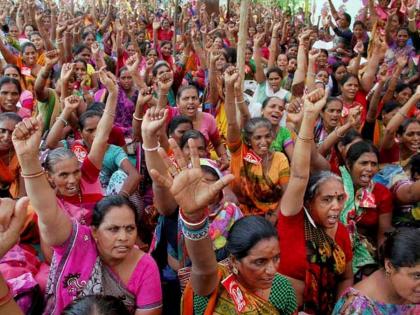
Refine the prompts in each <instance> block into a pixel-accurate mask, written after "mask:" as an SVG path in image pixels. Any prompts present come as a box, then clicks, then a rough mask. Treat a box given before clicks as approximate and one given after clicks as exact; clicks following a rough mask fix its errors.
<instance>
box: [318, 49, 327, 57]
mask: <svg viewBox="0 0 420 315" xmlns="http://www.w3.org/2000/svg"><path fill="white" fill-rule="evenodd" d="M319 51H320V52H323V53H324V54H326V55H327V57H328V56H329V54H328V50H326V49H324V48H321V49H320V50H319Z"/></svg>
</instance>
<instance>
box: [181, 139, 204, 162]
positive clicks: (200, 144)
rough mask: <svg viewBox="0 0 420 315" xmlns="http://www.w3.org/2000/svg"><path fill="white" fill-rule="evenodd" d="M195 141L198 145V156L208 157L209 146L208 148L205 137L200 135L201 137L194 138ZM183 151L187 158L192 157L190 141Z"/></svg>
mask: <svg viewBox="0 0 420 315" xmlns="http://www.w3.org/2000/svg"><path fill="white" fill-rule="evenodd" d="M193 141H194V144H195V145H196V147H197V151H198V156H199V157H200V158H203V159H205V158H207V157H208V154H207V148H206V143H205V141H204V139H202V138H201V137H200V138H197V139H193ZM182 153H184V155H185V158H186V159H187V160H189V159H190V157H191V155H190V146H189V144H188V142H187V143H186V144H185V146H184V147H183V148H182Z"/></svg>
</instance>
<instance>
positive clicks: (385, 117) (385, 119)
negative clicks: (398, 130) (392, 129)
mask: <svg viewBox="0 0 420 315" xmlns="http://www.w3.org/2000/svg"><path fill="white" fill-rule="evenodd" d="M398 109H399V108H394V109H393V110H391V111H390V112H389V113H383V114H382V123H383V124H384V126H385V127H386V125H388V123H389V121H390V120H391V118H392V117H394V116H395V115H396V114H397V112H398Z"/></svg>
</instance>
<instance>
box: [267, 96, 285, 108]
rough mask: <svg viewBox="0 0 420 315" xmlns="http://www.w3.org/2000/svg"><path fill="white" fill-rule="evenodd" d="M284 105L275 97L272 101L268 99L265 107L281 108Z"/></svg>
mask: <svg viewBox="0 0 420 315" xmlns="http://www.w3.org/2000/svg"><path fill="white" fill-rule="evenodd" d="M283 105H284V101H283V100H282V99H279V98H277V97H274V98H272V99H270V100H269V101H268V103H267V106H272V107H274V106H283Z"/></svg>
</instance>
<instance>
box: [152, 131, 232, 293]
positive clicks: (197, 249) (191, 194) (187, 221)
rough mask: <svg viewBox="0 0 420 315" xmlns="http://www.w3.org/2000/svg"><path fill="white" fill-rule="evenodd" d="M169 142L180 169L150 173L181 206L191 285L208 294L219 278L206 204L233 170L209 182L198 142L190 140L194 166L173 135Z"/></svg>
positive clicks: (225, 182) (230, 177)
mask: <svg viewBox="0 0 420 315" xmlns="http://www.w3.org/2000/svg"><path fill="white" fill-rule="evenodd" d="M170 144H171V148H172V150H173V151H174V153H175V157H176V162H177V164H178V166H179V167H180V169H181V170H180V171H176V172H174V175H173V176H174V177H173V178H172V176H170V175H169V174H168V173H167V172H165V173H163V174H162V173H160V172H159V171H158V170H155V169H153V170H151V172H150V175H151V176H152V178H153V181H154V182H157V183H159V185H161V186H164V187H166V188H167V189H168V190H169V191H170V193H171V194H172V196H173V198H174V199H175V200H176V202H177V203H178V205H179V207H180V212H179V216H180V217H181V222H182V223H181V226H182V233H183V234H184V236H185V237H184V239H185V244H186V246H187V251H188V256H189V257H190V259H191V262H192V269H191V278H190V281H191V285H192V288H193V290H194V293H196V294H197V295H200V296H208V295H210V294H211V293H212V292H213V291H214V290H215V288H216V286H217V285H218V282H219V280H218V275H217V261H216V255H215V253H214V250H213V245H212V241H211V239H210V237H209V235H208V233H206V231H208V224H209V221H208V217H207V216H208V212H207V206H208V205H209V204H210V202H211V200H213V198H214V197H215V196H217V195H218V194H219V193H220V191H222V189H223V188H224V187H225V186H226V185H228V184H229V182H230V181H232V180H233V178H234V177H233V175H231V174H230V175H227V176H224V177H223V178H221V179H219V180H218V181H217V182H216V183H214V184H212V185H209V184H208V183H207V182H206V180H205V179H204V176H203V173H202V171H201V168H200V158H199V156H198V150H197V146H196V144H195V142H194V141H193V140H192V139H190V140H189V141H188V145H189V148H190V152H191V163H192V168H188V167H187V165H188V162H187V161H186V159H185V157H184V156H183V154H182V152H181V149H180V148H179V147H178V146H177V144H176V142H175V141H174V140H173V139H170ZM159 153H160V154H161V156H162V157H163V158H164V159H168V157H167V156H166V154H165V152H164V151H163V150H162V149H160V150H159ZM194 230H195V232H196V233H194ZM191 231H193V232H192V233H191ZM198 231H200V232H202V233H201V235H202V236H201V237H199V238H195V239H194V240H192V236H191V235H198V234H197V232H198Z"/></svg>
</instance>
